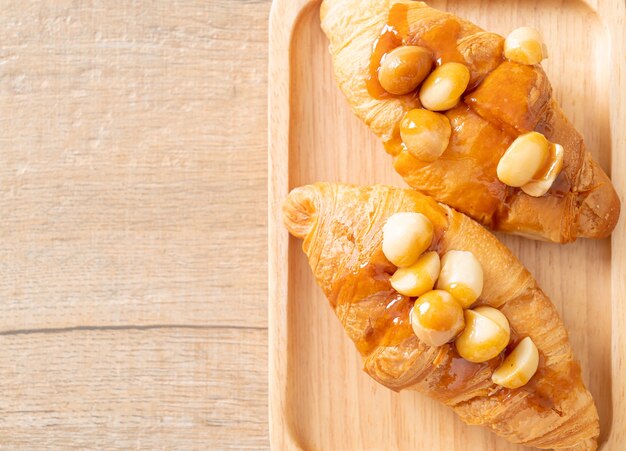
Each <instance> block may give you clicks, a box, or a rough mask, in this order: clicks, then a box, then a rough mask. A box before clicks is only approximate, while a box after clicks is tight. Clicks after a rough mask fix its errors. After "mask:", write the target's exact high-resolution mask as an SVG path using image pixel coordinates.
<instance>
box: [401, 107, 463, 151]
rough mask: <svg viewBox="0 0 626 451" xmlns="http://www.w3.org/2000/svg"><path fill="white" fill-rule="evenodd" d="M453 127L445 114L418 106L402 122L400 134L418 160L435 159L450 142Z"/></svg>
mask: <svg viewBox="0 0 626 451" xmlns="http://www.w3.org/2000/svg"><path fill="white" fill-rule="evenodd" d="M451 133H452V127H451V126H450V121H449V120H448V118H447V117H445V116H444V115H443V114H439V113H434V112H432V111H429V110H424V109H421V108H416V109H414V110H410V111H409V112H408V113H407V114H406V115H405V116H404V119H402V122H401V124H400V136H401V137H402V141H403V142H404V145H405V146H406V148H407V150H408V151H409V153H410V154H411V155H413V156H414V157H415V158H417V159H418V160H422V161H428V162H430V161H435V160H436V159H437V158H439V157H440V156H441V154H442V153H443V152H444V150H446V148H447V147H448V144H449V143H450V135H451Z"/></svg>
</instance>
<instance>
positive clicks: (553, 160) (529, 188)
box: [522, 144, 564, 197]
mask: <svg viewBox="0 0 626 451" xmlns="http://www.w3.org/2000/svg"><path fill="white" fill-rule="evenodd" d="M563 154H564V151H563V146H562V145H560V144H552V145H551V146H550V157H549V158H550V160H549V161H550V167H549V168H548V170H547V171H546V173H545V175H544V176H543V177H541V178H540V179H539V180H533V181H531V182H528V183H526V184H525V185H522V191H524V192H525V193H526V194H528V195H529V196H533V197H541V196H543V195H544V194H546V193H547V192H548V190H549V189H550V187H551V186H552V184H553V183H554V180H556V178H557V176H558V175H559V173H560V172H561V169H563Z"/></svg>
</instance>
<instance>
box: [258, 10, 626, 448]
mask: <svg viewBox="0 0 626 451" xmlns="http://www.w3.org/2000/svg"><path fill="white" fill-rule="evenodd" d="M583 1H584V3H586V4H587V5H588V6H589V7H590V8H591V9H592V10H593V11H595V12H596V14H597V15H598V17H599V18H600V20H601V23H602V25H603V27H604V28H605V29H606V30H607V32H608V37H609V43H610V54H609V58H610V60H611V61H615V62H616V70H613V71H612V72H611V76H610V77H609V92H612V93H616V95H613V96H611V97H610V100H609V105H610V111H609V124H610V128H611V169H613V168H625V169H626V2H620V0H583ZM319 3H321V0H273V2H272V6H271V9H270V18H269V51H268V57H269V64H268V347H269V349H268V384H269V387H268V398H269V399H268V409H269V434H270V446H271V448H272V449H289V450H291V449H303V447H302V445H301V444H300V443H298V440H297V437H294V435H293V431H292V429H291V428H290V425H289V418H288V416H287V413H288V412H287V400H286V386H285V378H286V376H287V375H288V362H287V359H288V356H287V327H288V325H287V314H286V312H287V301H288V287H289V278H288V261H289V259H288V245H289V235H288V232H287V231H286V230H285V228H284V227H282V221H281V203H282V201H283V199H284V198H285V197H286V195H287V194H288V190H289V174H288V168H289V164H288V162H289V136H290V135H289V134H290V124H291V94H292V92H291V42H292V39H293V34H294V32H295V30H296V25H297V24H298V22H299V19H300V17H301V16H302V15H303V14H304V13H305V12H306V11H307V10H308V9H309V8H311V7H314V6H316V5H318V4H319ZM616 9H617V11H616ZM621 124H624V126H623V127H620V125H621ZM620 148H621V149H622V150H623V151H622V152H621V153H620V152H618V149H620ZM611 180H612V182H613V184H614V186H615V188H616V190H617V192H618V193H619V195H620V198H621V200H622V202H624V200H625V199H624V193H626V173H624V171H615V170H611ZM625 216H626V213H624V212H622V215H621V217H620V220H619V222H618V224H617V226H616V228H615V230H614V232H613V234H612V237H611V297H612V300H611V356H612V358H611V378H612V380H611V383H612V406H613V409H612V421H611V430H610V433H609V435H608V437H607V439H606V441H605V442H604V443H602V444H601V448H602V449H606V450H610V449H615V448H614V447H615V446H617V445H618V444H620V443H624V442H625V441H626V409H620V408H619V407H620V406H623V405H624V402H626V224H625V222H626V218H625ZM615 356H617V358H616V357H615ZM620 375H622V376H623V377H622V378H620Z"/></svg>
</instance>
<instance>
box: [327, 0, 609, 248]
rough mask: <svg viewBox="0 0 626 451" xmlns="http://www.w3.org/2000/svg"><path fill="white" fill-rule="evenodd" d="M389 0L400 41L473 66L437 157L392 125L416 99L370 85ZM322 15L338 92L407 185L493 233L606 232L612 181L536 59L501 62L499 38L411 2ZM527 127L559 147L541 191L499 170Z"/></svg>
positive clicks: (336, 7)
mask: <svg viewBox="0 0 626 451" xmlns="http://www.w3.org/2000/svg"><path fill="white" fill-rule="evenodd" d="M395 3H402V4H403V5H404V6H403V7H404V8H405V9H406V11H405V13H404V14H405V17H406V23H407V25H406V26H407V34H406V37H405V42H406V43H409V44H417V45H421V46H424V47H426V48H429V49H430V50H431V51H432V52H433V53H434V55H435V57H436V58H439V59H440V60H441V61H443V62H447V61H457V62H462V63H464V64H466V65H467V67H468V68H469V69H470V73H471V80H470V89H469V91H468V92H466V94H465V97H464V99H463V101H462V102H460V103H459V105H457V107H455V108H453V109H451V110H449V111H447V112H446V113H445V114H446V116H447V117H448V119H449V120H450V122H451V124H452V138H451V141H450V145H449V146H448V148H447V149H446V151H445V152H444V153H443V155H442V156H441V157H440V158H439V159H437V160H436V161H434V162H424V161H420V160H418V159H416V158H415V157H413V156H412V155H411V154H410V153H408V152H407V151H406V150H403V149H402V146H401V139H400V137H399V124H400V121H401V120H402V118H403V116H404V114H405V113H406V112H407V111H408V110H410V109H412V108H417V107H419V106H420V105H419V100H418V99H417V96H415V95H414V94H410V95H404V96H391V95H387V96H383V97H376V96H374V95H373V94H370V91H369V90H368V87H367V79H368V77H369V76H370V60H371V56H372V51H373V48H374V45H375V43H376V41H377V39H378V37H379V36H380V35H381V30H382V29H383V27H384V26H385V24H386V23H387V21H388V16H389V14H390V10H391V7H392V5H394V4H395ZM321 17H322V28H323V29H324V31H325V33H326V35H327V36H328V38H329V40H330V53H331V55H332V58H333V63H334V70H335V78H336V80H337V82H338V84H339V86H340V88H341V90H342V91H343V93H344V94H345V95H346V97H347V99H348V102H349V103H350V105H351V107H352V109H353V110H354V112H355V113H356V115H357V116H359V117H360V118H361V119H362V120H363V121H364V122H365V123H366V124H367V125H368V126H369V127H370V128H371V129H372V131H373V132H374V133H375V134H376V135H378V136H379V137H380V138H382V140H383V142H384V144H385V148H386V150H387V152H388V153H390V154H391V155H392V156H393V158H394V167H395V169H396V171H397V172H398V173H399V174H400V175H401V176H402V177H403V178H404V180H405V181H406V182H407V183H408V184H409V185H410V186H411V187H413V188H416V189H418V190H420V191H422V192H424V193H426V194H428V195H430V196H433V197H434V198H435V199H437V200H438V201H440V202H444V203H446V204H448V205H450V206H452V207H454V208H456V209H457V210H459V211H461V212H463V213H465V214H467V215H469V216H471V217H472V218H474V219H475V220H477V221H478V222H480V223H482V224H483V225H485V226H487V227H490V228H492V229H494V230H499V231H504V232H509V233H516V234H521V235H525V236H528V237H531V238H535V239H543V240H550V241H555V242H569V241H574V240H575V239H576V238H577V237H587V238H603V237H606V236H608V235H609V234H610V233H611V231H612V230H613V228H614V227H615V224H616V222H617V219H618V216H619V211H620V201H619V198H618V196H617V194H616V192H615V189H614V188H613V186H612V184H611V182H610V180H609V178H608V177H607V175H606V174H605V173H604V171H603V170H602V169H601V168H600V167H599V166H598V165H597V163H595V162H594V161H593V159H592V158H591V155H590V154H589V152H587V150H586V148H585V145H584V142H583V139H582V137H581V135H580V134H579V133H578V132H577V131H576V130H575V129H574V127H573V126H572V125H571V124H570V123H569V121H568V120H567V119H566V118H565V116H564V115H563V112H562V111H561V109H560V107H559V105H558V104H557V103H556V101H555V100H554V99H553V97H552V88H551V86H550V83H549V81H548V79H547V77H546V75H545V73H544V72H543V70H542V69H541V66H538V65H537V66H524V65H521V64H517V63H513V62H509V61H505V60H503V57H502V48H503V41H504V39H503V38H502V37H501V36H499V35H497V34H494V33H488V32H485V31H483V30H482V29H480V28H479V27H477V26H476V25H474V24H472V23H470V22H468V21H466V20H463V19H460V18H458V17H456V16H454V15H452V14H448V13H445V12H442V11H438V10H436V9H433V8H430V7H428V6H427V5H426V4H425V3H423V2H414V1H398V0H324V2H323V3H322V7H321ZM433 33H440V34H441V35H443V36H446V39H447V40H448V41H445V42H444V41H442V40H441V39H439V38H438V39H435V38H433V37H432V35H433ZM442 42H443V43H442ZM444 47H445V48H444ZM531 130H536V131H538V132H540V133H543V134H544V135H545V136H546V138H548V140H550V141H552V142H556V143H559V144H561V145H562V146H563V147H564V166H563V170H562V171H561V174H560V175H559V176H558V177H557V179H556V180H555V182H554V184H553V186H552V187H551V188H550V191H549V192H548V193H547V194H546V195H544V196H542V197H532V196H529V195H527V194H525V193H524V192H523V191H521V190H520V189H518V188H511V187H508V186H506V185H504V184H503V183H501V182H500V181H499V180H498V178H497V176H496V167H497V164H498V161H499V159H500V157H501V156H502V154H503V153H504V151H505V150H506V149H507V147H508V146H509V145H510V143H511V142H512V141H513V140H514V139H515V138H516V137H517V136H518V135H520V134H522V133H525V132H528V131H531Z"/></svg>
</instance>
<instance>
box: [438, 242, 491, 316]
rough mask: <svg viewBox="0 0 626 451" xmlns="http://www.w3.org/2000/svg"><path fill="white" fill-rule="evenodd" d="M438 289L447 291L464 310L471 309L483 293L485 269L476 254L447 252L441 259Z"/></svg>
mask: <svg viewBox="0 0 626 451" xmlns="http://www.w3.org/2000/svg"><path fill="white" fill-rule="evenodd" d="M437 289H440V290H445V291H447V292H448V293H450V294H451V295H452V296H454V299H456V300H457V301H458V302H459V303H460V304H461V306H462V307H463V308H469V306H470V305H472V304H473V303H474V302H475V301H476V299H478V297H479V296H480V295H481V293H482V291H483V268H482V266H481V264H480V262H479V261H478V259H476V257H475V256H474V254H472V253H471V252H468V251H448V252H446V253H445V255H444V256H443V258H442V259H441V274H439V280H438V281H437Z"/></svg>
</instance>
